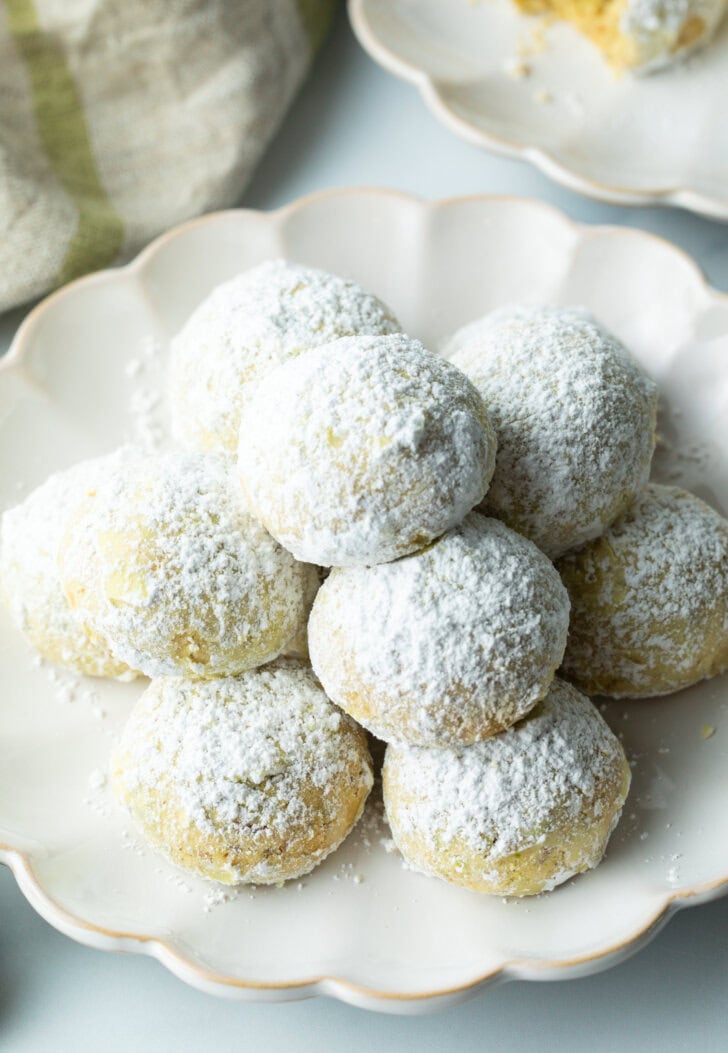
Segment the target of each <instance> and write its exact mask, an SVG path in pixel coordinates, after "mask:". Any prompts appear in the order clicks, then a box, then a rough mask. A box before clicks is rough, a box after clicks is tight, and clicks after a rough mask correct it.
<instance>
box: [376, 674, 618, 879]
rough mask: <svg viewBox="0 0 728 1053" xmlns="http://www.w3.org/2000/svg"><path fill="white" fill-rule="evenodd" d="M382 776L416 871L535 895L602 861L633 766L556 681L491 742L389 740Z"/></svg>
mask: <svg viewBox="0 0 728 1053" xmlns="http://www.w3.org/2000/svg"><path fill="white" fill-rule="evenodd" d="M383 778H384V802H385V807H386V810H387V818H388V819H389V823H390V826H391V828H392V836H393V837H394V840H395V843H396V844H397V847H398V848H399V850H400V851H401V852H402V855H403V856H404V857H405V859H406V860H407V861H408V862H409V863H410V865H411V866H413V867H414V868H415V869H416V870H421V871H423V872H424V873H426V874H432V875H433V876H435V877H440V878H443V879H444V880H445V881H451V882H453V883H455V884H457V885H464V886H465V888H469V889H472V890H473V891H475V892H486V893H490V894H492V895H497V896H533V895H537V894H538V893H539V892H544V891H546V890H549V889H552V888H555V887H556V885H559V884H561V883H562V882H563V881H566V880H567V879H568V878H570V877H572V876H573V875H574V874H578V873H581V872H582V871H585V870H589V869H591V868H592V867H595V866H596V865H597V864H598V863H599V861H600V860H601V858H602V856H603V854H604V849H605V847H606V844H607V841H608V839H609V836H610V834H611V832H612V830H613V829H614V827H615V825H616V824H617V822H618V820H619V816H620V814H621V810H622V806H623V805H624V802H625V799H626V797H627V792H628V790H629V784H630V769H629V765H628V763H627V759H626V757H625V755H624V751H623V749H622V747H621V746H620V744H619V741H618V739H617V738H616V737H615V736H614V735H613V734H612V732H611V731H610V730H609V728H608V727H607V725H606V723H605V722H604V720H603V719H602V717H601V716H600V714H599V713H598V711H597V709H596V708H595V706H594V705H593V704H592V703H591V702H590V701H589V699H588V698H585V697H584V696H583V695H581V694H580V693H579V692H578V691H577V690H576V689H575V688H573V687H571V686H570V685H569V684H566V683H564V682H563V681H561V680H558V679H557V680H554V682H553V684H552V686H551V689H550V691H549V693H548V695H547V696H546V698H545V699H543V701H542V702H540V703H539V705H538V706H537V707H536V708H535V709H534V710H533V711H532V712H531V713H530V714H529V715H528V716H527V717H526V718H525V720H523V721H521V722H520V723H519V724H516V725H515V726H514V727H512V728H510V729H509V730H508V731H504V732H503V734H501V735H496V736H495V737H494V738H491V739H487V740H486V741H485V742H478V743H476V744H475V745H473V746H468V747H466V748H462V749H458V750H455V749H423V748H421V747H417V746H409V747H408V746H392V745H390V746H388V747H387V752H386V756H385V761H384V772H383Z"/></svg>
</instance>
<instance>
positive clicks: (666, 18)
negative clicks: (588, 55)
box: [599, 0, 726, 74]
mask: <svg viewBox="0 0 728 1053" xmlns="http://www.w3.org/2000/svg"><path fill="white" fill-rule="evenodd" d="M725 11H726V0H680V2H679V3H665V0H624V3H623V4H620V5H618V6H617V8H616V9H615V12H614V15H612V16H611V18H609V16H608V19H609V22H611V21H612V20H614V21H618V25H617V26H615V27H614V29H613V30H612V26H611V25H610V26H609V30H610V31H612V32H613V33H614V36H613V38H612V40H610V41H609V43H608V44H607V48H606V50H607V55H608V57H609V58H610V59H611V61H612V62H614V64H615V65H616V66H617V67H620V66H626V67H628V68H629V69H631V70H634V71H635V72H636V73H639V74H644V73H653V72H654V71H655V70H660V69H664V67H665V66H671V65H673V64H674V63H676V62H682V61H683V60H684V59H685V58H687V56H688V55H691V54H692V53H693V52H694V51H695V50H696V49H698V48H701V47H703V46H704V45H705V44H706V43H707V41H709V40H710V38H711V37H712V36H713V35H714V33H715V31H716V29H717V27H718V25H719V23H720V21H721V19H722V18H723V15H724V14H725ZM600 29H601V32H600V34H599V35H600V38H601V39H602V40H604V38H605V32H604V22H603V18H602V26H601V27H600ZM607 39H608V40H609V37H607Z"/></svg>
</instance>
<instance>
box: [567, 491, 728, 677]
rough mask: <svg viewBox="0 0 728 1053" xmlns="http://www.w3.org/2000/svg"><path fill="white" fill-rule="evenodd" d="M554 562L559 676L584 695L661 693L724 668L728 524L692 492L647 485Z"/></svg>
mask: <svg viewBox="0 0 728 1053" xmlns="http://www.w3.org/2000/svg"><path fill="white" fill-rule="evenodd" d="M557 568H558V570H559V571H560V573H561V577H562V579H563V581H564V584H565V585H566V587H567V589H568V590H569V595H570V597H571V603H572V619H571V626H570V628H569V639H568V643H567V646H566V653H565V655H564V665H563V670H564V675H565V676H567V677H568V678H569V679H570V680H573V681H574V683H575V684H577V685H578V686H579V687H580V688H581V689H582V690H583V691H586V692H588V694H594V695H611V696H613V697H614V698H648V697H650V696H653V695H666V694H669V693H670V692H672V691H679V690H680V689H681V688H683V687H688V686H689V685H690V684H695V683H697V682H698V681H699V680H703V679H704V678H705V677H710V676H716V675H717V674H718V673H721V672H724V671H725V670H727V669H728V521H727V520H725V519H724V518H723V517H722V516H720V515H719V514H718V513H717V512H716V511H714V510H713V509H712V508H710V507H709V505H706V504H705V502H704V501H701V500H700V499H699V498H697V497H695V496H694V495H693V494H689V493H687V491H685V490H680V489H678V488H677V487H674V486H659V485H658V484H655V483H652V484H650V485H649V486H648V487H647V489H646V490H645V491H644V492H643V493H642V494H640V496H639V497H638V498H637V500H636V501H635V502H634V504H633V505H632V506H631V507H630V508H629V509H628V510H627V511H626V512H625V513H624V515H622V516H620V518H619V519H617V520H616V522H614V523H612V525H611V527H610V528H609V529H608V530H607V532H606V533H605V534H604V536H603V537H600V538H597V540H595V541H591V542H589V544H588V545H584V546H583V548H580V549H578V550H577V551H575V552H569V553H568V554H567V555H565V556H564V557H563V558H562V559H560V560H559V562H558V564H557Z"/></svg>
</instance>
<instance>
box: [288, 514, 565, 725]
mask: <svg viewBox="0 0 728 1053" xmlns="http://www.w3.org/2000/svg"><path fill="white" fill-rule="evenodd" d="M568 624H569V601H568V596H567V593H566V590H565V589H564V587H563V585H562V584H561V581H560V580H559V576H558V574H557V572H556V570H555V569H554V567H553V566H552V564H551V563H550V562H549V561H548V559H547V558H546V557H545V556H544V555H543V554H542V553H541V552H540V551H539V550H538V549H537V548H536V546H535V545H533V544H532V543H531V542H530V541H527V540H526V539H525V538H523V537H521V536H520V535H519V534H516V533H514V531H512V530H509V529H508V527H506V526H504V525H503V524H502V523H499V522H498V521H497V520H494V519H486V518H485V517H484V516H481V515H478V514H477V513H471V514H470V515H468V516H467V517H466V519H465V520H464V522H463V523H462V524H461V525H460V526H457V527H454V528H453V529H451V530H450V531H449V532H448V533H447V534H445V535H444V536H443V537H441V538H440V539H439V540H437V541H436V542H435V543H434V544H432V545H430V546H429V547H428V548H426V549H425V550H424V551H422V552H418V553H416V554H414V555H411V556H407V557H405V558H404V559H400V560H397V561H396V562H394V563H388V564H383V565H381V566H377V567H347V568H339V569H335V570H333V571H332V573H331V575H330V576H329V578H328V579H327V580H326V582H325V583H324V584H323V585H322V587H321V589H320V590H319V594H318V596H317V598H316V601H315V603H314V608H313V612H312V615H311V619H310V621H309V643H310V648H311V661H312V664H313V666H314V669H315V670H316V672H317V674H318V676H319V677H320V679H321V681H322V683H323V685H324V688H325V689H326V691H327V693H328V695H329V696H330V697H331V698H333V699H334V701H335V702H337V703H339V704H340V705H341V706H342V707H343V708H344V709H345V710H347V712H349V713H351V715H352V716H354V717H355V718H356V719H357V720H359V721H360V722H361V723H363V724H364V725H365V726H366V727H368V728H369V730H370V731H372V732H373V733H374V734H375V735H377V736H378V737H379V738H383V739H387V740H389V741H392V740H394V741H404V742H412V743H416V744H418V745H432V746H437V745H446V744H453V743H458V742H460V743H468V742H472V741H475V740H477V739H481V738H484V737H486V736H487V735H490V734H493V733H494V732H497V731H500V730H502V729H503V728H504V727H508V726H509V725H511V724H513V723H514V722H515V721H516V720H518V719H519V718H520V717H522V716H524V715H525V714H526V713H527V712H528V711H529V710H530V709H531V708H532V706H533V705H535V703H536V702H537V701H538V700H539V699H540V698H542V697H543V695H545V694H546V691H547V690H548V686H549V684H550V682H551V679H552V677H553V674H554V671H555V669H556V668H557V667H558V665H559V663H560V662H561V658H562V655H563V652H564V647H565V644H566V633H567V629H568Z"/></svg>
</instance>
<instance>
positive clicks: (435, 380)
mask: <svg viewBox="0 0 728 1053" xmlns="http://www.w3.org/2000/svg"><path fill="white" fill-rule="evenodd" d="M494 462H495V440H494V436H493V430H492V427H491V425H490V422H489V421H488V418H487V416H486V413H485V409H484V407H483V403H482V400H481V398H480V396H479V395H478V392H477V391H476V390H475V388H474V387H473V385H472V384H471V383H470V381H469V380H468V379H467V377H466V376H464V375H463V374H462V373H461V372H460V370H458V369H456V368H455V366H452V365H451V364H450V363H449V362H446V361H445V360H444V359H442V358H440V357H439V356H437V355H433V354H431V353H430V352H429V351H427V350H425V348H424V347H423V346H422V344H420V343H419V342H418V341H417V340H411V339H410V338H409V337H406V336H403V335H399V336H380V337H366V336H359V337H349V338H345V339H342V340H337V341H335V342H334V343H332V344H327V345H326V346H324V347H319V348H316V349H315V350H313V351H309V352H308V354H306V355H302V356H301V357H300V358H296V359H292V360H289V361H288V362H286V363H284V364H283V365H282V366H279V367H278V369H277V370H275V371H274V372H273V373H271V374H270V375H269V376H267V377H265V378H264V379H263V380H261V382H260V383H259V385H258V386H257V388H256V390H255V392H254V393H253V394H252V396H251V398H250V399H249V401H247V402H246V405H245V407H244V410H243V418H242V427H241V431H240V447H239V459H238V466H239V471H240V479H241V482H242V486H243V490H244V492H245V495H246V500H247V501H248V503H249V506H250V508H251V510H252V511H253V513H254V514H255V515H256V516H258V518H259V519H260V520H261V522H262V523H264V524H265V526H266V527H267V529H268V530H269V531H270V532H271V534H272V535H273V537H275V538H277V539H278V541H280V543H281V544H282V545H283V546H284V547H285V548H287V549H288V550H289V551H290V552H292V553H293V554H294V556H295V557H296V558H297V559H300V560H303V561H305V562H307V563H317V564H319V565H320V566H361V565H365V564H367V565H368V564H374V563H386V562H387V561H389V560H392V559H396V558H397V557H398V556H403V555H406V554H407V553H408V552H413V551H415V550H416V549H418V548H422V546H423V545H426V544H427V543H428V542H429V541H431V540H432V539H433V538H435V537H437V536H438V535H439V534H442V533H444V531H445V530H447V529H448V528H449V527H451V526H453V525H454V524H456V523H459V522H460V521H461V520H462V519H463V518H464V516H465V515H466V514H467V512H469V511H470V509H471V508H472V507H473V505H475V504H477V502H478V501H480V500H482V498H483V495H484V494H485V491H486V490H487V488H488V483H489V481H490V478H491V475H492V474H493V466H494Z"/></svg>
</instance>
